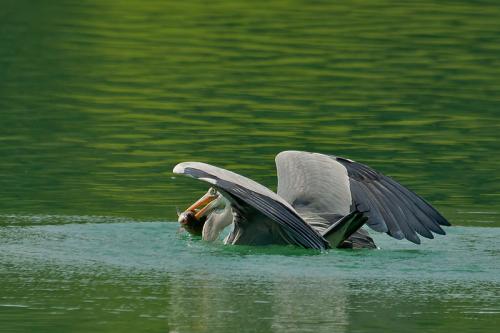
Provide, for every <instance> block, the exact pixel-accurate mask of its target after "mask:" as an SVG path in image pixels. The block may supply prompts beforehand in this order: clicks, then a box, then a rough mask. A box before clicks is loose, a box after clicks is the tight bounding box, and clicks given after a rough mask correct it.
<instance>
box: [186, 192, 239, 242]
mask: <svg viewBox="0 0 500 333" xmlns="http://www.w3.org/2000/svg"><path fill="white" fill-rule="evenodd" d="M232 222H233V214H232V209H231V205H230V203H229V201H228V200H227V199H226V198H224V196H222V195H221V194H220V193H219V192H218V191H217V190H216V189H215V188H213V187H211V188H210V189H209V190H208V192H207V193H206V194H205V195H204V196H202V197H201V198H200V199H198V200H197V201H196V202H195V203H194V204H192V205H191V206H190V207H189V208H188V209H187V210H186V211H185V212H183V213H182V214H180V215H179V223H180V224H181V225H182V227H183V228H184V229H186V230H187V231H188V232H189V233H191V234H195V235H201V236H202V238H203V239H204V240H207V241H213V240H215V239H217V237H219V235H220V233H221V232H222V230H224V228H225V227H227V226H228V225H230V224H231V223H232Z"/></svg>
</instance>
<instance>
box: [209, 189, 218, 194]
mask: <svg viewBox="0 0 500 333" xmlns="http://www.w3.org/2000/svg"><path fill="white" fill-rule="evenodd" d="M216 194H217V190H216V189H214V188H213V187H211V188H210V195H216Z"/></svg>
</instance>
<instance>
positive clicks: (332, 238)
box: [322, 210, 368, 248]
mask: <svg viewBox="0 0 500 333" xmlns="http://www.w3.org/2000/svg"><path fill="white" fill-rule="evenodd" d="M367 220H368V218H367V217H366V216H364V215H363V212H360V211H358V210H355V211H353V212H351V213H349V214H347V215H346V216H344V217H342V218H341V219H339V220H338V221H337V222H335V223H333V224H332V225H331V226H330V227H328V229H326V230H325V231H324V232H323V234H322V236H323V238H325V239H326V240H327V241H328V242H329V243H330V247H331V248H337V247H341V244H342V243H343V242H344V241H345V240H346V239H347V238H349V237H350V236H351V235H352V234H354V233H355V232H356V231H357V230H358V229H359V228H361V226H363V224H365V223H366V221H367Z"/></svg>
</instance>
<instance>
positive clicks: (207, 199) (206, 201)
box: [186, 193, 217, 219]
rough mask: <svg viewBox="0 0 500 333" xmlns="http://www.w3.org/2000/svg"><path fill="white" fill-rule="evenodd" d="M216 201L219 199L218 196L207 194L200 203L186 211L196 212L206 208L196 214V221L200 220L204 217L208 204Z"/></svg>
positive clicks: (197, 202)
mask: <svg viewBox="0 0 500 333" xmlns="http://www.w3.org/2000/svg"><path fill="white" fill-rule="evenodd" d="M215 199H217V196H216V195H210V194H209V193H207V194H205V195H204V196H202V197H201V198H200V199H199V200H198V201H196V202H195V203H194V204H192V205H191V206H189V208H188V209H187V210H186V211H192V212H195V209H197V208H199V207H203V206H204V207H203V208H202V209H200V210H199V211H198V212H196V213H195V217H196V219H199V218H200V217H201V216H203V214H205V212H206V210H207V207H208V204H209V203H211V202H212V201H214V200H215Z"/></svg>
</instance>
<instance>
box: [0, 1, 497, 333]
mask: <svg viewBox="0 0 500 333" xmlns="http://www.w3.org/2000/svg"><path fill="white" fill-rule="evenodd" d="M0 5H1V6H0V241H1V242H0V243H1V244H0V250H1V251H0V252H1V254H0V264H1V265H0V285H1V286H2V287H1V288H2V289H0V303H1V304H0V331H2V330H3V331H9V332H10V331H16V330H17V331H32V330H33V329H35V330H36V331H47V332H56V331H70V330H72V331H94V330H97V331H99V330H105V331H122V330H124V329H126V328H129V329H131V330H134V331H138V330H142V331H179V332H185V331H208V332H214V331H218V332H224V331H227V332H229V331H236V330H238V327H243V328H241V329H243V330H246V331H257V332H264V331H286V332H289V331H294V330H296V331H310V330H312V331H315V332H318V331H323V330H324V331H331V330H332V329H334V330H336V331H356V332H361V331H363V332H364V331H367V332H375V331H381V332H387V331H388V330H390V329H391V328H394V326H392V325H393V324H394V323H395V322H398V323H399V324H398V325H399V326H397V327H399V328H398V329H397V330H399V331H401V329H402V328H405V330H406V331H408V332H411V331H422V330H424V331H426V332H431V331H446V332H449V331H455V330H457V329H459V328H470V329H472V328H474V330H475V331H476V332H479V331H481V329H483V330H484V331H495V327H498V322H499V319H498V318H499V317H498V313H500V309H499V308H498V304H499V301H498V300H499V296H498V291H499V288H500V287H499V286H500V282H499V280H498V276H499V275H500V274H499V272H498V267H499V266H500V264H499V263H498V254H499V253H500V252H499V251H500V250H499V248H498V241H497V238H496V237H497V236H500V234H499V233H498V231H497V230H498V229H496V227H499V226H500V219H499V218H498V216H499V212H500V182H499V166H500V154H499V148H500V145H499V143H498V142H499V139H500V122H499V114H500V56H499V55H500V6H499V5H498V2H497V1H433V0H429V1H411V2H401V1H384V0H380V1H374V0H357V1H356V0H355V1H224V0H223V1H160V0H153V1H117V0H108V1H96V0H80V1H69V0H60V1H55V0H46V1H28V0H1V1H0ZM288 149H293V150H307V151H316V152H323V153H327V154H335V155H339V156H344V157H347V158H351V159H354V160H356V161H359V162H363V163H366V164H368V165H370V166H372V167H374V168H376V169H377V170H379V171H381V172H383V173H385V174H387V175H390V176H392V177H394V178H395V179H397V180H398V181H400V182H401V183H403V184H404V185H406V186H408V187H409V188H411V189H412V190H414V191H415V192H417V193H418V194H420V195H422V196H423V197H424V198H426V199H427V200H428V201H430V202H431V203H432V204H433V205H435V206H436V207H437V208H438V209H439V210H440V211H441V212H442V213H443V214H444V215H445V216H446V217H447V218H448V219H449V220H450V222H451V223H452V224H453V225H455V226H459V227H455V228H452V229H447V230H450V231H449V233H450V235H449V236H446V237H445V238H439V239H438V240H436V241H433V242H424V245H422V246H421V247H415V246H413V245H411V244H410V245H408V244H406V243H401V242H399V243H398V242H392V240H388V239H386V238H387V237H384V235H382V238H381V239H380V241H379V243H380V244H382V247H385V248H387V249H383V250H381V251H379V252H377V251H375V252H372V253H371V254H367V253H365V252H359V253H355V254H349V253H342V254H338V253H329V254H323V255H319V256H315V255H311V256H309V254H307V255H303V253H302V252H299V253H296V252H294V251H291V252H290V253H289V252H287V251H288V250H286V251H285V250H283V251H284V252H281V251H280V250H272V251H271V250H269V252H266V251H263V252H258V253H257V254H255V253H254V252H253V251H254V250H248V252H247V250H242V251H243V252H242V253H240V252H238V251H239V250H236V249H229V250H228V249H223V248H222V247H217V246H216V247H215V248H213V247H211V246H209V245H206V244H205V245H204V244H203V243H201V242H199V241H196V240H191V239H189V238H186V237H185V236H178V235H177V229H176V228H177V226H176V225H175V224H173V223H172V224H166V223H163V222H165V221H175V219H176V215H175V210H176V206H178V207H179V208H181V209H182V208H185V207H186V206H187V205H189V204H190V203H191V202H192V201H193V200H195V199H196V198H198V197H199V196H200V195H201V194H202V193H203V192H204V191H206V187H207V186H206V185H205V184H201V183H198V182H196V181H194V180H191V179H184V178H182V177H180V178H179V177H174V175H173V174H172V173H171V170H172V168H173V166H174V165H175V164H177V163H178V162H182V161H190V160H195V161H203V162H208V163H211V164H215V165H218V166H221V167H224V168H227V169H231V170H233V171H236V172H239V173H241V174H244V175H246V176H248V177H250V178H253V179H255V180H256V181H259V182H261V183H263V184H264V185H266V186H269V187H270V188H271V189H275V185H276V179H275V168H274V156H275V155H276V154H277V153H278V152H280V151H283V150H288ZM151 221H161V222H151ZM137 222H144V223H142V225H143V226H142V227H136V225H137V224H138V223H137ZM148 222H151V223H148ZM121 223H123V226H122V224H121ZM462 226H466V227H462ZM72 228H76V230H74V229H72ZM79 228H83V230H80V229H79ZM86 228H87V229H86ZM136 228H138V229H136ZM75 232H76V233H75ZM136 233H137V234H136ZM155 237H158V239H156V238H155ZM136 238H137V239H136ZM152 239H155V241H156V242H158V244H157V243H155V241H153V240H152ZM193 247H194V249H193ZM91 250H93V251H94V252H92V251H91ZM89 251H90V252H89ZM273 251H274V252H273ZM89 253H90V254H89ZM180 253H182V256H181V258H178V256H179V255H180ZM221 253H222V254H221ZM235 258H237V259H235ZM456 258H460V259H461V260H463V262H461V261H460V260H458V261H457V259H456ZM150 261H151V262H150ZM179 261H180V262H181V263H182V264H183V265H186V267H184V266H183V265H181V264H180V263H179ZM391 263H392V264H391ZM394 263H401V265H394ZM426 265H428V266H426ZM320 267H323V268H320ZM353 267H354V268H353ZM380 267H382V268H380ZM438 268H440V269H442V271H439V269H438ZM276 270H279V271H281V272H283V274H282V275H280V274H278V273H276ZM296 270H298V271H299V272H297V271H296ZM370 270H375V272H377V274H375V275H376V276H374V275H370V273H369V271H370ZM412 270H415V271H412ZM435 270H437V271H435ZM255 272H257V273H255ZM408 272H410V273H408ZM411 272H413V273H411ZM429 272H431V273H429ZM408 274H409V275H408ZM419 274H423V277H422V281H419V280H420V278H419ZM367 276H368V277H367ZM339 281H340V282H339ZM338 284H340V285H341V287H338ZM269 285H272V286H274V287H273V288H271V289H269V288H268V287H269ZM235 286H237V287H235ZM263 286H264V287H263ZM283 286H289V287H288V289H287V288H283ZM266 288H267V289H266ZM191 289H192V291H191V292H189V290H191ZM186 290H188V291H186ZM338 290H344V291H341V292H340V294H339V292H338ZM411 290H416V291H415V293H411V292H410V291H411ZM166 295H169V296H166ZM218 295H219V296H220V297H222V298H223V300H222V301H221V300H219V298H220V297H219V296H218ZM221 295H222V296H221ZM236 295H240V296H239V297H237V296H236ZM259 295H261V296H262V295H265V297H263V298H260V296H259ZM308 295H309V296H308ZM313 296H314V297H313ZM155 297H156V298H155ZM218 297H219V298H218ZM218 300H219V301H218ZM245 300H246V301H245ZM266 302H267V303H266ZM167 303H168V304H169V305H168V306H167ZM319 303H321V304H334V305H335V306H334V307H333V308H329V310H328V311H331V312H328V311H327V310H325V307H319V306H318V304H319ZM89 304H90V305H89ZM200 304H201V305H200ZM228 304H231V306H229V305H228ZM266 304H267V305H266ZM269 304H273V305H272V306H271V305H269ZM86 305H88V306H86ZM233 305H234V306H233ZM193 308H194V310H192V309H193ZM158 309H161V310H158ZM305 309H308V310H305ZM332 309H335V310H332ZM157 310H158V312H156V311H157ZM193 311H194V312H193ZM231 311H233V312H231ZM234 311H236V312H234ZM324 311H327V312H324ZM334 313H335V315H334ZM339 313H340V314H339ZM245 314H246V315H247V316H245ZM326 314H329V315H326ZM330 314H331V315H330ZM197 315H198V317H197ZM82 318H85V320H83V319H82ZM92 318H94V319H92ZM196 318H198V319H196ZM266 318H268V319H269V318H272V323H269V324H268V322H267V321H266V320H268V319H266ZM255 322H260V323H261V326H259V325H257V324H255ZM134 325H135V326H134Z"/></svg>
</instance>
